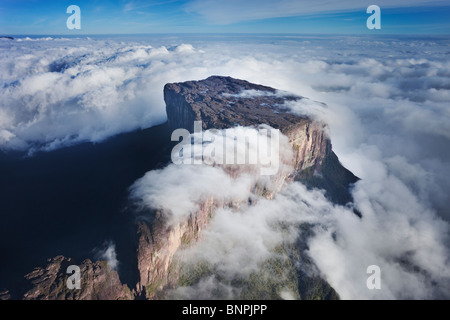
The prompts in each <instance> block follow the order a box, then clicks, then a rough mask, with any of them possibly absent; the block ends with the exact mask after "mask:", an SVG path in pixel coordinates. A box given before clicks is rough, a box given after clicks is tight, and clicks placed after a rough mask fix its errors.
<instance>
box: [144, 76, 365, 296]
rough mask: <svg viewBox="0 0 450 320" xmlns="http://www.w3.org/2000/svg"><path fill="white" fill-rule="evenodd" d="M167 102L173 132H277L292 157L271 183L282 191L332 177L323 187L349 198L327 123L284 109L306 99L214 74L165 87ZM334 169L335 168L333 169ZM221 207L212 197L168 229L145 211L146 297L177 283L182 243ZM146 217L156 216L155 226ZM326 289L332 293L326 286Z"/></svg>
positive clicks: (341, 200) (345, 176)
mask: <svg viewBox="0 0 450 320" xmlns="http://www.w3.org/2000/svg"><path fill="white" fill-rule="evenodd" d="M164 99H165V102H166V110H167V116H168V124H169V127H170V129H171V130H175V129H179V128H184V129H187V130H189V131H190V132H193V131H194V121H202V128H203V129H204V130H207V129H227V128H231V127H235V126H238V125H239V126H246V127H248V126H258V125H260V124H266V125H269V126H271V127H273V128H275V129H279V130H280V131H281V132H282V133H283V134H284V135H285V136H287V137H288V139H289V142H290V145H291V147H292V149H293V153H294V156H293V157H292V159H291V160H290V161H291V163H289V165H290V167H291V171H290V172H288V173H287V174H286V173H280V174H278V175H275V176H273V177H271V179H272V180H277V181H278V182H279V181H281V183H278V186H279V187H280V186H281V185H282V183H284V182H286V181H288V180H293V179H296V180H300V181H303V182H305V183H307V184H308V185H310V186H311V187H314V186H321V183H322V181H326V180H327V179H334V180H333V181H331V182H330V181H328V182H327V183H328V184H327V185H325V184H324V185H323V186H325V189H326V190H327V194H328V195H330V198H331V199H332V200H334V201H335V202H339V203H345V202H347V201H348V200H351V197H350V196H349V193H348V185H349V183H352V182H355V181H356V180H357V178H356V177H355V176H354V175H353V174H351V173H350V172H349V171H348V170H346V169H345V168H343V167H342V166H341V165H340V163H339V161H338V160H337V157H336V155H335V154H334V153H333V151H332V148H331V142H330V140H329V138H328V136H327V134H326V127H325V124H323V123H321V122H319V121H315V120H313V119H310V118H308V117H306V116H298V115H295V114H293V113H291V112H289V110H288V109H287V108H286V107H285V106H283V104H284V103H285V102H289V101H296V100H301V99H304V98H302V97H297V96H293V95H286V94H280V93H279V92H278V91H276V90H275V89H273V88H270V87H266V86H261V85H256V84H252V83H249V82H247V81H243V80H238V79H233V78H230V77H218V76H213V77H210V78H208V79H206V80H202V81H189V82H184V83H171V84H167V85H166V86H165V87H164ZM327 165H328V167H327ZM330 165H332V166H333V168H331V169H330ZM330 171H331V173H332V174H331V175H330ZM335 176H336V177H337V178H335ZM327 188H328V189H327ZM336 188H338V189H339V188H342V190H344V192H343V195H342V194H340V193H339V192H336V191H335V189H336ZM257 189H258V187H257V186H256V185H255V190H256V192H257V193H259V194H260V195H263V196H266V197H268V198H271V197H272V196H273V191H272V194H270V193H269V194H264V192H263V191H265V190H262V189H261V190H259V191H258V190H257ZM275 192H276V190H275ZM336 194H338V196H335V195H336ZM223 205H224V203H223V201H222V199H214V198H212V197H211V198H210V199H208V200H207V201H205V202H204V203H202V204H201V206H200V208H201V209H200V210H198V211H197V212H193V213H192V214H191V215H190V217H189V218H188V219H187V220H186V221H184V222H182V223H180V224H178V225H175V226H173V225H167V224H166V223H165V221H164V215H163V214H162V213H161V212H158V211H154V212H151V213H150V214H149V213H147V218H146V219H142V220H141V221H139V222H138V224H137V225H138V238H139V241H138V247H137V255H138V269H139V274H140V280H139V283H138V291H139V292H145V294H146V297H147V298H155V297H158V292H159V291H160V290H161V289H163V288H164V287H167V286H169V287H170V286H171V285H174V284H175V283H176V281H177V276H178V271H177V268H176V266H174V255H175V253H176V252H177V250H178V249H179V248H180V247H182V245H183V244H185V243H188V242H190V241H192V240H196V239H198V237H199V234H200V231H201V230H202V229H204V228H205V227H206V225H207V224H208V221H209V218H210V217H211V215H212V213H213V211H214V210H215V208H217V207H219V206H223ZM225 205H227V204H225ZM148 216H151V217H152V218H151V222H149V220H148ZM317 282H320V281H319V280H317V281H316V282H315V283H317ZM323 287H326V288H328V289H327V290H331V291H333V290H332V289H331V288H329V286H327V284H326V283H325V284H323Z"/></svg>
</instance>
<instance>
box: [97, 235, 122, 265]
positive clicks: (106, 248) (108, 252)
mask: <svg viewBox="0 0 450 320" xmlns="http://www.w3.org/2000/svg"><path fill="white" fill-rule="evenodd" d="M94 253H95V257H96V259H100V260H106V261H107V262H108V266H109V267H110V268H111V269H113V270H117V268H118V267H119V261H118V260H117V254H116V245H115V244H114V243H113V242H107V243H105V244H104V245H103V248H100V249H95V250H94Z"/></svg>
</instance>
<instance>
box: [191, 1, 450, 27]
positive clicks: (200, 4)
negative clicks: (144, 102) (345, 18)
mask: <svg viewBox="0 0 450 320" xmlns="http://www.w3.org/2000/svg"><path fill="white" fill-rule="evenodd" d="M371 4H373V1H371V0H370V1H369V0H363V1H361V0H344V1H315V0H280V1H272V0H248V1H240V0H227V1H214V0H193V1H192V2H190V3H188V4H187V5H186V10H187V11H188V12H196V13H198V14H200V15H202V16H203V17H204V18H205V19H206V20H208V21H209V22H211V23H216V24H230V23H235V22H242V21H249V20H259V19H268V18H282V17H293V16H304V15H311V14H320V13H330V12H345V11H358V10H360V11H362V12H365V10H366V9H367V7H368V6H369V5H371ZM376 4H377V5H378V6H380V7H381V8H403V7H414V6H445V5H447V6H448V1H443V0H437V1H432V0H398V1H389V0H380V1H377V3H376Z"/></svg>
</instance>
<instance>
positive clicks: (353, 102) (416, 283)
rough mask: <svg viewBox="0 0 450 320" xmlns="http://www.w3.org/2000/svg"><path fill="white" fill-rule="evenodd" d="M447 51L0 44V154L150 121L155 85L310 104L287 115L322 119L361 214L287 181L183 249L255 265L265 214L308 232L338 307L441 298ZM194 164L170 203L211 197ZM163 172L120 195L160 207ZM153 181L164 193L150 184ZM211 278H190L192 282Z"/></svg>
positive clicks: (269, 239)
mask: <svg viewBox="0 0 450 320" xmlns="http://www.w3.org/2000/svg"><path fill="white" fill-rule="evenodd" d="M449 44H450V40H449V39H445V38H437V37H436V38H413V37H409V38H407V37H403V38H398V37H372V38H364V37H315V36H310V37H306V36H304V37H302V36H285V37H282V36H279V37H269V36H258V37H248V38H245V36H236V37H234V38H233V37H228V38H227V37H225V36H216V37H214V36H209V37H205V38H191V39H181V38H177V37H167V38H164V39H163V38H160V39H156V38H147V39H145V38H142V39H136V38H135V39H131V40H130V39H123V38H122V39H121V38H110V39H101V38H95V39H91V38H83V39H58V38H55V39H53V38H42V39H27V38H23V39H16V40H12V41H11V40H2V41H0V54H1V55H0V56H1V58H0V96H1V100H0V149H1V150H3V151H9V150H21V151H25V152H28V153H30V154H32V153H33V152H35V151H38V150H46V151H50V150H54V149H56V148H61V147H67V146H70V145H73V144H76V143H79V142H83V141H91V142H101V141H102V140H104V139H107V138H108V137H111V136H113V135H115V134H118V133H121V132H126V131H131V130H135V129H138V128H147V127H150V126H153V125H156V124H159V123H162V122H164V121H165V120H166V115H165V105H164V101H163V92H162V89H163V86H164V84H165V83H167V82H178V81H186V80H199V79H203V78H206V77H208V76H210V75H229V76H232V77H236V78H241V79H245V80H248V81H251V82H255V83H260V84H264V85H268V86H272V87H274V88H277V89H280V90H285V91H289V92H292V93H294V94H297V95H301V96H305V97H308V98H310V99H312V100H315V101H321V102H324V103H326V104H327V106H323V107H320V105H318V104H314V105H312V106H310V107H308V104H305V103H302V104H290V105H289V107H290V108H291V109H292V111H293V112H298V113H307V114H309V115H310V116H313V117H317V118H319V119H321V120H323V121H326V123H328V125H329V134H330V137H331V140H332V143H333V149H334V151H335V152H336V154H337V155H338V157H339V159H340V160H341V162H342V163H343V164H344V166H345V167H346V168H348V169H349V170H351V171H352V172H353V173H354V174H355V175H357V176H358V177H360V178H361V179H362V180H361V181H359V182H358V183H357V184H356V185H355V188H354V190H353V191H352V192H353V196H354V199H355V201H354V202H355V203H354V205H355V207H356V208H357V209H358V210H359V211H360V212H361V213H362V218H361V219H359V218H357V217H356V216H355V215H354V214H353V213H352V211H351V210H349V209H348V208H345V207H337V206H335V205H333V204H331V203H329V202H328V201H327V200H326V199H325V198H324V197H323V195H322V194H321V193H320V192H319V191H308V190H306V189H305V188H304V187H303V186H302V185H299V184H292V185H291V186H289V187H288V188H286V189H285V190H284V191H282V192H281V193H280V195H279V196H277V197H276V198H275V199H274V200H271V201H272V202H270V201H269V200H267V201H266V200H261V201H259V202H258V203H257V204H256V206H255V207H251V208H249V209H248V210H244V211H243V212H240V213H239V214H235V213H234V212H229V211H227V210H226V209H224V210H221V211H219V212H217V213H216V215H215V216H214V218H213V221H212V222H211V226H210V228H209V229H208V230H207V231H206V232H205V237H204V239H205V241H203V242H200V243H199V248H201V246H206V247H208V250H199V251H198V252H199V253H198V254H199V255H201V254H200V253H201V252H203V254H206V253H209V254H213V253H214V252H217V253H218V254H217V255H216V256H211V257H208V258H209V259H210V261H212V262H213V263H215V264H217V265H220V266H223V268H224V273H225V272H226V274H229V275H230V277H232V275H233V273H235V274H239V273H240V272H241V271H242V270H248V269H246V268H244V267H245V266H247V267H251V266H257V265H258V263H260V262H261V260H260V259H263V258H265V257H267V255H265V254H264V253H267V252H271V250H272V249H273V246H274V245H275V244H276V243H277V241H280V239H281V238H280V235H279V234H278V232H279V231H278V230H276V229H274V228H272V225H273V224H272V223H271V221H273V219H275V220H280V219H281V220H286V221H288V222H289V221H290V222H292V223H293V224H296V223H301V222H302V221H314V222H317V227H316V228H317V230H316V231H317V232H316V234H315V236H314V237H312V238H311V239H310V241H309V251H308V254H309V255H310V257H311V259H312V260H313V261H314V263H315V264H316V266H317V268H318V270H319V272H320V274H321V275H322V276H323V277H324V278H325V279H326V280H327V281H328V282H329V283H330V284H331V285H332V286H333V287H334V288H335V289H336V290H337V292H338V293H339V294H340V296H341V297H342V298H345V299H352V298H367V299H371V298H436V297H446V298H448V297H450V284H449V279H450V270H449V268H448V265H450V264H449V262H450V260H449V259H450V254H449V244H450V240H449V231H450V230H449V224H448V221H449V220H450V211H449V209H448V208H449V207H450V197H448V190H449V188H450V182H449V179H448V175H449V173H450V141H449V139H450V109H449V102H450V60H449V59H448V57H449V55H450V50H449ZM187 167H189V168H190V167H191V166H187ZM201 168H203V167H200V169H198V168H197V169H192V168H191V169H185V172H184V171H183V173H178V174H180V175H181V176H182V177H183V179H179V180H178V181H177V182H178V184H177V190H178V191H179V192H180V193H181V194H183V190H184V191H185V192H187V194H186V196H185V197H181V199H183V201H187V202H189V192H190V191H189V186H190V185H192V181H195V187H199V188H203V187H204V188H205V189H204V190H208V191H212V190H218V192H221V191H220V183H217V181H216V180H214V179H210V176H209V175H208V174H204V173H199V172H198V170H200V171H201V170H203V169H201ZM176 170H180V169H178V168H177V169H174V168H173V167H172V166H169V167H168V168H167V169H163V170H162V171H158V172H154V173H148V174H149V175H150V176H151V177H152V178H154V179H147V180H146V183H144V182H143V181H142V180H140V182H139V183H140V185H139V183H138V184H137V185H135V186H140V187H141V188H145V189H139V188H137V189H135V192H136V194H142V195H145V196H146V197H149V199H153V200H152V201H163V200H164V199H166V200H167V202H164V203H160V202H158V203H157V205H158V206H167V207H169V206H170V204H171V203H173V202H172V201H173V199H172V198H171V197H170V195H171V194H172V196H173V189H172V190H171V188H172V187H173V186H171V184H170V181H171V180H170V179H166V178H167V177H169V176H171V174H173V172H172V171H176ZM204 170H221V169H220V168H211V167H206V166H205V167H204ZM166 174H167V177H165V175H166ZM214 175H215V176H217V177H220V176H221V173H220V172H215V173H214ZM244 180H245V179H244ZM155 181H166V182H167V183H166V184H163V185H162V186H161V188H156V187H153V189H152V186H153V184H154V183H155ZM224 181H225V180H224ZM200 182H201V183H200ZM227 183H228V184H226V185H230V187H232V186H234V188H236V190H240V189H239V188H240V187H242V185H239V186H237V185H233V183H239V181H229V182H227ZM243 183H244V184H245V183H248V180H245V181H244V182H243ZM183 186H185V187H186V188H183ZM244 186H245V185H244ZM217 188H219V189H217ZM139 190H140V191H139ZM142 190H147V191H148V190H150V191H152V190H153V191H155V192H157V195H158V197H156V196H152V194H151V192H150V193H148V192H147V193H146V192H143V191H142ZM139 192H141V193H139ZM152 197H153V198H152ZM161 199H162V200H161ZM149 205H154V203H150V204H149ZM189 205H194V204H189V203H188V204H187V208H188V207H189ZM180 210H182V209H180ZM269 222H270V223H269ZM203 258H204V257H203ZM242 261H244V262H245V261H247V262H248V263H245V266H243V265H242V263H241V262H242ZM373 264H375V265H378V266H380V268H381V274H382V280H381V281H382V282H381V285H382V289H381V290H368V289H367V287H366V279H367V277H368V275H367V274H366V269H367V267H368V266H369V265H373ZM213 280H214V279H213ZM213 280H212V279H205V287H207V286H206V285H209V286H211V284H213V285H214V284H217V283H216V282H214V281H213ZM217 285H218V284H217ZM220 285H227V284H226V283H225V284H224V283H222V284H220ZM186 292H189V290H187V291H186ZM280 295H282V294H281V293H280Z"/></svg>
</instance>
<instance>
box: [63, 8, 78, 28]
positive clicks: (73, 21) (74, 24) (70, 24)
mask: <svg viewBox="0 0 450 320" xmlns="http://www.w3.org/2000/svg"><path fill="white" fill-rule="evenodd" d="M66 12H67V13H70V14H71V16H70V17H69V18H67V22H66V25H67V29H69V30H73V29H77V30H80V29H81V9H80V7H79V6H76V5H71V6H68V7H67V10H66Z"/></svg>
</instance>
